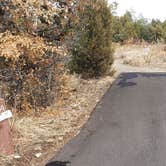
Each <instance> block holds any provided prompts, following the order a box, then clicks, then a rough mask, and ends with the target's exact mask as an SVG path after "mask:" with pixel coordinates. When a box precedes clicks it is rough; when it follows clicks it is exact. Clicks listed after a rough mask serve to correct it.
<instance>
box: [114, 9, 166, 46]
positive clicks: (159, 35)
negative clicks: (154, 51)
mask: <svg viewBox="0 0 166 166" xmlns="http://www.w3.org/2000/svg"><path fill="white" fill-rule="evenodd" d="M112 22H113V25H112V26H113V27H112V33H113V41H114V42H121V43H123V42H126V41H129V40H130V41H133V42H134V41H135V42H137V41H146V42H149V43H157V42H166V21H164V22H162V21H160V20H158V19H152V20H151V21H148V20H147V19H146V18H144V17H140V18H136V19H135V18H134V16H133V14H132V12H130V11H127V12H126V13H125V14H124V15H123V16H115V15H114V16H113V19H112Z"/></svg>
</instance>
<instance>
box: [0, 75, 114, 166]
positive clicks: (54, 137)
mask: <svg viewBox="0 0 166 166" xmlns="http://www.w3.org/2000/svg"><path fill="white" fill-rule="evenodd" d="M65 77H66V78H65V80H66V82H65V85H64V88H63V92H61V95H60V96H59V99H58V101H57V103H58V104H57V105H56V106H54V107H50V108H48V110H47V111H46V110H45V111H44V112H43V113H41V114H40V115H39V117H22V118H16V117H15V118H16V119H15V120H13V121H14V129H13V133H14V143H15V155H13V156H10V157H4V156H1V158H0V159H1V164H0V165H3V166H4V165H5V166H7V165H9V166H10V165H12V166H42V165H44V164H45V163H46V160H49V159H50V158H51V157H53V156H54V155H55V153H56V152H57V151H58V150H59V149H60V148H62V147H63V146H64V144H65V143H66V142H67V141H69V140H70V139H71V138H72V137H73V136H75V135H77V134H78V133H79V131H80V128H81V127H82V126H83V125H84V123H85V122H86V121H87V120H88V118H89V116H90V114H91V112H92V110H93V109H94V107H95V106H96V104H97V102H98V101H99V100H100V99H101V97H102V96H103V94H105V92H106V90H107V89H108V88H109V86H110V84H111V83H112V81H113V78H111V77H105V78H101V79H93V80H83V79H81V78H79V77H78V76H71V75H66V76H65ZM37 155H39V156H40V157H37ZM14 156H15V157H14Z"/></svg>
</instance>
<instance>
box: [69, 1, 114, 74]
mask: <svg viewBox="0 0 166 166" xmlns="http://www.w3.org/2000/svg"><path fill="white" fill-rule="evenodd" d="M79 5H80V6H79V7H78V9H79V10H78V18H79V19H78V23H77V26H76V28H75V34H76V35H75V38H74V39H73V44H72V49H71V53H72V56H71V60H70V62H69V68H70V71H71V72H75V73H77V74H81V75H82V76H83V77H98V76H102V75H104V74H107V73H108V72H109V71H110V69H111V65H112V63H113V56H112V55H113V49H112V28H111V25H112V22H111V18H112V14H111V9H110V7H109V6H108V4H107V1H106V0H86V1H81V2H80V4H79Z"/></svg>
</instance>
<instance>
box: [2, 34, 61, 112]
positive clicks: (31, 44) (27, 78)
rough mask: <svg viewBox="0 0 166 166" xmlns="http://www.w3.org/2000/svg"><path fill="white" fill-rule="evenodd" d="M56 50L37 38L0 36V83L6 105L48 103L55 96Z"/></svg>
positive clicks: (23, 107) (19, 107) (20, 106)
mask: <svg viewBox="0 0 166 166" xmlns="http://www.w3.org/2000/svg"><path fill="white" fill-rule="evenodd" d="M56 58H57V53H56V51H55V50H51V48H49V47H48V46H46V45H45V44H44V41H43V40H42V39H41V38H39V37H33V36H31V35H26V34H24V35H12V34H11V33H9V32H6V33H3V34H1V35H0V82H1V86H2V88H1V90H2V94H3V96H4V98H5V100H6V101H7V103H8V105H9V106H11V107H15V108H16V109H17V110H30V109H32V108H33V109H37V108H41V107H47V106H49V105H50V104H51V103H52V102H53V101H54V99H55V96H56V93H55V90H56V83H57V81H56V74H58V73H57V71H56V65H57V61H56Z"/></svg>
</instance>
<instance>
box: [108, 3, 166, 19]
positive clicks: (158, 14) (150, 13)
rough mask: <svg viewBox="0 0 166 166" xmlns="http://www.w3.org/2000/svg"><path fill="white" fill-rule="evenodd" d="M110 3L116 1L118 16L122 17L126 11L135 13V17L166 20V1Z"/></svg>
mask: <svg viewBox="0 0 166 166" xmlns="http://www.w3.org/2000/svg"><path fill="white" fill-rule="evenodd" d="M108 1H109V2H110V3H111V2H113V1H116V2H117V3H118V4H119V5H118V10H117V12H118V14H119V15H122V14H124V13H125V11H126V10H132V11H135V15H136V16H139V15H143V16H144V17H145V18H148V19H152V18H155V19H160V20H165V19H166V0H108Z"/></svg>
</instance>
